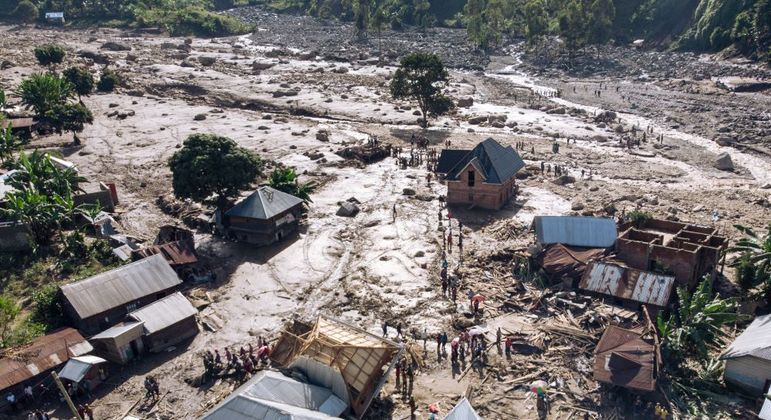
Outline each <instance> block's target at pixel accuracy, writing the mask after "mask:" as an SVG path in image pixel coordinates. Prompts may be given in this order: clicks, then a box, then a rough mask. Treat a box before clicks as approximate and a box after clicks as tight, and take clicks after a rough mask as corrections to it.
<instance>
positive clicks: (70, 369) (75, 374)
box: [59, 356, 107, 382]
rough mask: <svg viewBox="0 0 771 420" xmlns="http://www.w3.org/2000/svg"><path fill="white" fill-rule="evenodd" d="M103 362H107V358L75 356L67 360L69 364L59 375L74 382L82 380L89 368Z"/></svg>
mask: <svg viewBox="0 0 771 420" xmlns="http://www.w3.org/2000/svg"><path fill="white" fill-rule="evenodd" d="M102 363H107V360H104V359H102V358H101V357H96V356H80V357H73V358H71V359H70V360H68V361H67V364H65V365H64V367H63V368H62V370H61V372H59V377H60V378H62V379H67V380H70V381H72V382H80V380H81V379H83V377H84V376H86V374H87V373H88V370H89V369H91V368H92V367H93V366H95V365H99V364H102Z"/></svg>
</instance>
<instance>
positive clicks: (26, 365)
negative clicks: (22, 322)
mask: <svg viewBox="0 0 771 420" xmlns="http://www.w3.org/2000/svg"><path fill="white" fill-rule="evenodd" d="M91 350H93V347H91V344H89V343H88V341H86V339H85V338H83V336H82V335H80V333H79V332H78V331H76V330H75V329H73V328H63V329H60V330H58V331H54V332H52V333H50V334H47V335H44V336H42V337H38V338H36V339H34V340H32V342H31V343H29V344H26V345H23V346H19V347H13V348H8V349H4V350H3V351H2V352H0V356H1V357H2V358H0V394H2V395H5V394H6V393H7V392H13V393H14V394H17V395H19V394H21V391H22V389H23V388H24V387H25V386H26V385H28V384H32V385H34V384H37V383H39V382H40V381H43V380H44V379H45V378H44V377H46V376H47V375H49V374H50V373H51V371H52V370H54V369H57V368H59V367H60V366H62V365H63V364H64V363H67V361H68V360H70V358H71V357H79V356H83V355H85V354H87V353H89V352H90V351H91ZM5 402H6V401H5V398H3V399H2V400H0V409H2V404H5Z"/></svg>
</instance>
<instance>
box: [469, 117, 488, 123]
mask: <svg viewBox="0 0 771 420" xmlns="http://www.w3.org/2000/svg"><path fill="white" fill-rule="evenodd" d="M485 121H487V117H485V116H482V115H478V116H476V117H471V118H469V119H468V123H469V124H472V125H479V124H482V123H483V122H485Z"/></svg>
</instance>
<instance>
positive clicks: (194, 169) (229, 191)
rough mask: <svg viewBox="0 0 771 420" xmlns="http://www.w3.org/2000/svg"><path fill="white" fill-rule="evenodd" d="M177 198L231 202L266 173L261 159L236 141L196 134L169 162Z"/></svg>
mask: <svg viewBox="0 0 771 420" xmlns="http://www.w3.org/2000/svg"><path fill="white" fill-rule="evenodd" d="M169 166H170V167H171V173H172V185H173V187H174V194H175V195H176V196H177V197H180V198H190V199H192V200H195V201H205V200H207V199H209V198H210V197H212V196H216V197H217V205H218V206H219V208H220V209H224V206H225V204H226V203H227V199H228V198H229V197H233V196H236V195H237V194H238V192H239V191H242V190H244V189H246V188H248V187H249V185H250V184H251V183H252V182H254V179H255V178H256V177H257V175H259V174H260V171H261V169H262V162H261V161H260V159H259V157H257V156H256V155H255V154H254V153H252V152H250V151H249V150H247V149H244V148H243V147H240V146H238V144H236V142H235V141H233V140H231V139H229V138H227V137H222V136H217V135H214V134H193V135H192V136H190V137H188V138H187V140H185V142H184V144H183V145H182V148H181V149H180V150H178V151H177V152H176V153H174V155H173V156H172V157H171V159H170V160H169Z"/></svg>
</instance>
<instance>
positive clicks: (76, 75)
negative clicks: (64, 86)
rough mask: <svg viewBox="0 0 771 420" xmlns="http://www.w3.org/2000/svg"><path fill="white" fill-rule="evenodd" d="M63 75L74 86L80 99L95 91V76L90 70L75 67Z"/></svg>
mask: <svg viewBox="0 0 771 420" xmlns="http://www.w3.org/2000/svg"><path fill="white" fill-rule="evenodd" d="M62 74H63V75H64V78H65V79H67V81H68V82H70V84H71V85H72V86H73V88H74V89H75V93H77V94H78V98H80V97H81V96H88V95H89V94H91V92H93V91H94V86H95V82H94V75H93V74H91V72H90V71H88V69H86V68H83V67H75V66H73V67H70V68H68V69H67V70H64V72H63V73H62Z"/></svg>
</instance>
